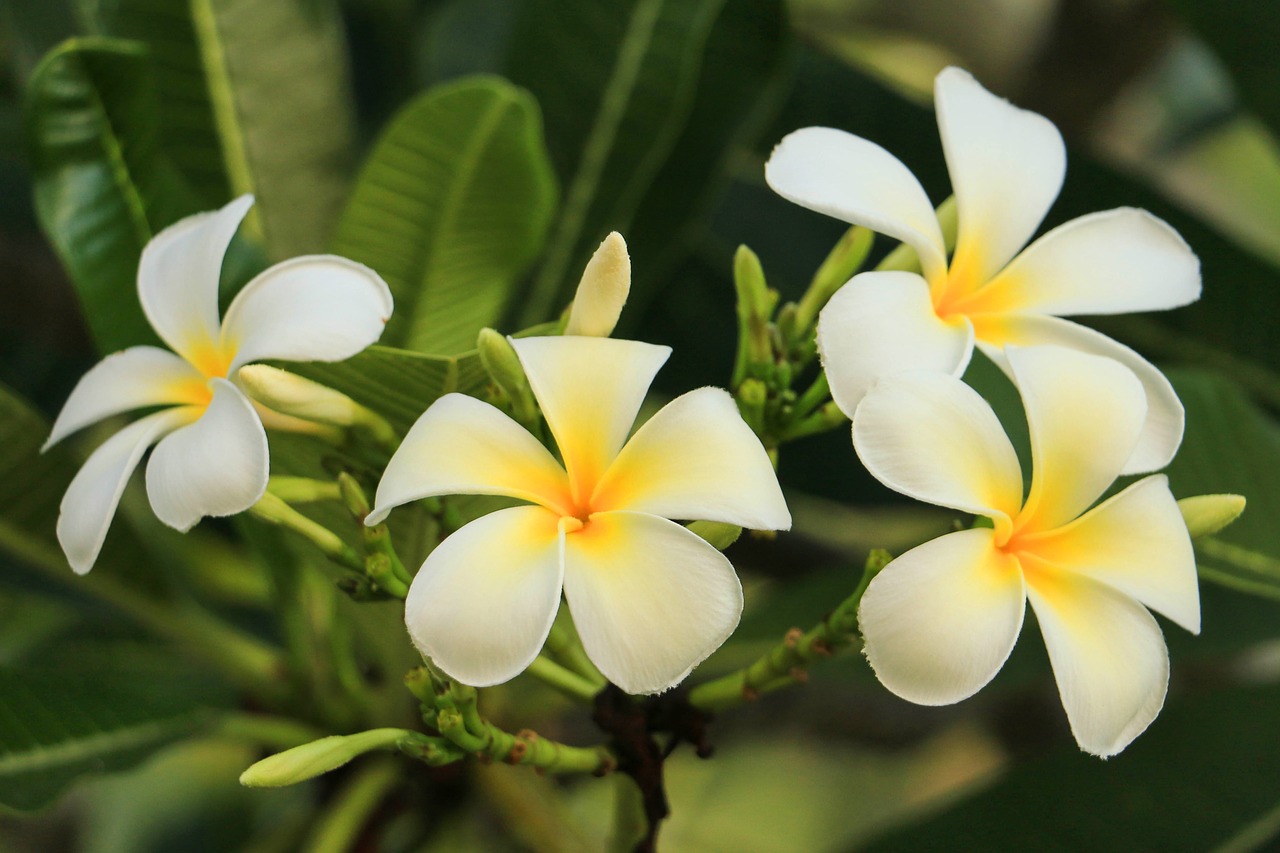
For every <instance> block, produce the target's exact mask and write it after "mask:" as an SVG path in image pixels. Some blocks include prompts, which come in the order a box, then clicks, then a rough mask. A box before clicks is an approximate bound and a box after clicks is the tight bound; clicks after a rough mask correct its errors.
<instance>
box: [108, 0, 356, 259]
mask: <svg viewBox="0 0 1280 853" xmlns="http://www.w3.org/2000/svg"><path fill="white" fill-rule="evenodd" d="M90 17H91V18H93V19H94V20H95V22H96V24H97V25H98V26H100V27H102V28H103V29H104V30H105V31H106V32H107V33H109V34H111V35H124V36H129V37H132V38H137V39H139V40H141V41H143V42H145V43H146V44H147V45H148V46H149V47H150V48H151V50H152V54H153V55H154V56H155V57H156V62H157V67H158V68H159V69H160V70H161V71H162V72H163V73H164V75H165V80H164V82H163V83H162V84H161V86H160V87H159V92H160V98H161V104H162V106H163V108H164V122H165V127H164V130H163V134H164V141H165V144H166V146H167V148H168V149H169V150H170V151H171V152H172V154H173V157H174V159H175V160H176V162H178V164H179V165H180V166H181V167H182V168H183V170H184V173H185V174H188V175H189V176H190V178H191V179H192V180H193V182H195V184H196V185H197V186H198V187H199V188H200V190H201V194H202V201H203V203H204V204H205V206H212V205H213V204H220V203H222V202H223V201H225V200H226V190H225V189H223V187H224V186H227V185H229V187H230V194H231V195H241V194H243V193H249V192H251V193H254V194H255V195H256V196H257V200H258V203H257V205H256V207H255V208H254V211H253V212H252V213H251V214H250V219H249V221H250V227H251V228H259V229H260V230H261V233H262V234H263V236H264V238H265V242H266V246H267V251H268V254H269V255H270V256H271V257H272V258H274V259H280V258H285V257H290V256H293V255H298V254H304V253H306V252H316V251H320V250H321V249H323V247H324V246H325V245H326V244H327V242H328V239H329V236H330V233H331V231H332V229H333V225H334V223H335V221H336V220H337V216H338V212H339V208H340V205H341V203H342V199H343V197H344V195H345V193H346V173H347V169H348V167H349V166H350V156H351V142H352V137H353V134H354V118H353V116H352V104H351V92H350V81H349V72H348V67H347V54H346V46H345V42H344V39H343V33H342V25H341V20H340V18H339V15H338V12H337V9H336V6H335V4H334V3H333V2H332V0H275V2H271V3H258V2H254V0H192V2H190V3H189V4H188V3H182V4H174V3H172V2H169V0H114V2H103V3H94V4H93V5H91V6H90ZM214 131H216V136H214V135H211V134H212V133H213V132H214ZM219 172H223V173H224V174H225V177H221V176H220V175H219Z"/></svg>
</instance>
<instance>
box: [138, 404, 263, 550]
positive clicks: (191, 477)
mask: <svg viewBox="0 0 1280 853" xmlns="http://www.w3.org/2000/svg"><path fill="white" fill-rule="evenodd" d="M210 384H211V386H212V387H213V400H212V401H211V402H210V403H209V406H208V408H206V409H205V411H204V414H203V415H201V416H200V419H199V420H198V421H196V422H195V423H193V424H191V425H190V426H185V427H183V428H182V429H179V430H177V431H175V432H174V433H173V434H172V435H169V436H167V437H166V438H165V439H164V441H161V442H160V444H159V445H157V447H156V449H155V452H154V453H152V454H151V461H150V462H148V463H147V497H149V498H150V499H151V508H152V509H153V510H155V513H156V517H157V518H159V519H160V520H161V521H163V522H164V523H165V524H167V525H169V526H170V527H173V528H176V529H178V530H182V531H184V532H185V531H187V530H190V529H191V528H192V527H193V526H194V525H195V523H196V522H197V521H199V520H200V519H201V518H204V517H205V516H206V515H212V516H220V515H234V514H235V513H237V512H243V511H244V510H246V509H248V508H249V507H251V506H253V504H254V503H255V502H257V500H258V498H260V497H262V493H263V492H265V491H266V490H267V468H268V464H269V460H268V458H267V432H266V430H265V429H263V428H262V421H261V420H259V419H258V413H257V412H255V411H254V410H253V404H252V403H250V402H249V400H248V398H246V397H245V396H244V394H242V393H240V389H238V388H236V386H234V385H232V384H231V383H230V382H228V381H226V380H225V379H212V380H210Z"/></svg>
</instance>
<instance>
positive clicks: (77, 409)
mask: <svg viewBox="0 0 1280 853" xmlns="http://www.w3.org/2000/svg"><path fill="white" fill-rule="evenodd" d="M207 399H208V391H207V388H206V385H205V379H204V376H202V375H201V374H200V372H199V371H198V370H196V369H195V368H194V367H192V366H191V365H190V364H187V362H185V361H183V360H182V359H181V358H179V357H178V356H176V355H174V354H173V353H171V352H169V351H168V350H162V349H160V348H159V347H145V346H143V347H130V348H129V349H127V350H122V351H121V352H117V353H112V354H111V355H109V356H107V357H106V358H104V359H103V360H102V361H100V362H98V363H97V364H95V365H94V366H93V367H91V368H90V369H89V372H88V373H86V374H85V375H84V376H82V377H81V378H80V381H79V382H77V383H76V387H75V388H74V389H73V390H72V391H71V396H70V397H68V398H67V402H66V403H65V404H63V406H62V411H61V412H59V413H58V419H57V420H56V421H55V422H54V424H53V431H52V432H50V433H49V440H48V441H46V442H45V443H44V447H43V448H41V450H42V451H43V450H47V449H48V448H50V447H52V446H53V445H54V444H56V443H57V442H59V441H62V439H64V438H66V437H67V436H68V435H70V434H71V433H73V432H75V431H76V430H78V429H83V428H84V427H87V426H88V425H89V424H92V423H97V422H98V421H100V420H102V419H103V418H106V417H110V416H111V415H118V414H120V413H121V412H127V411H129V410H130V409H140V408H142V407H143V406H156V405H160V404H163V403H203V402H204V401H205V400H207Z"/></svg>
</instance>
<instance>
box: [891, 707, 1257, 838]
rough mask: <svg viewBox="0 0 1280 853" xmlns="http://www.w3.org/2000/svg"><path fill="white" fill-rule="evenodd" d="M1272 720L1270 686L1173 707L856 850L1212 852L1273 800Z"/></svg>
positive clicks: (1018, 770) (1013, 773)
mask: <svg viewBox="0 0 1280 853" xmlns="http://www.w3.org/2000/svg"><path fill="white" fill-rule="evenodd" d="M1277 714H1280V690H1278V689H1277V688H1276V687H1275V686H1274V685H1271V686H1267V687H1264V688H1256V687H1255V688H1236V689H1231V690H1220V691H1218V692H1216V693H1213V694H1211V695H1207V696H1205V695H1202V696H1199V697H1196V698H1195V699H1193V700H1187V701H1184V702H1183V703H1181V704H1172V705H1171V707H1168V708H1166V709H1165V711H1164V713H1162V714H1161V715H1160V716H1159V717H1158V718H1157V719H1156V721H1155V722H1154V723H1153V724H1152V726H1151V728H1150V729H1149V730H1147V731H1146V732H1145V733H1144V734H1143V735H1142V736H1141V737H1139V738H1138V739H1137V740H1136V741H1135V742H1134V743H1133V745H1132V746H1130V747H1129V748H1128V749H1126V750H1125V751H1124V752H1123V753H1122V754H1120V755H1119V756H1116V757H1115V758H1112V759H1111V760H1110V761H1107V762H1102V761H1099V760H1098V759H1096V758H1093V757H1092V756H1088V755H1085V754H1083V753H1081V752H1079V751H1077V750H1076V749H1075V747H1074V745H1073V746H1070V747H1063V748H1062V749H1059V750H1056V751H1055V752H1054V753H1053V754H1051V755H1049V756H1047V757H1045V758H1043V759H1040V760H1036V761H1032V762H1028V763H1026V764H1023V765H1021V766H1017V767H1014V768H1013V769H1012V770H1010V771H1009V772H1008V773H1007V774H1006V775H1005V776H1004V777H1003V778H1002V779H1001V780H1000V781H999V782H998V783H997V784H995V785H993V786H991V787H990V788H987V789H986V790H985V791H983V792H982V793H980V794H978V795H977V796H975V797H972V798H970V799H968V800H966V801H964V802H962V803H960V804H959V805H957V806H955V807H953V808H951V809H949V810H947V811H946V812H944V813H942V814H940V815H938V816H936V817H933V818H928V819H925V820H923V821H920V820H917V821H915V822H914V823H912V824H909V825H908V826H907V827H906V828H904V829H902V830H901V831H899V832H896V833H893V834H892V835H890V836H889V837H887V838H884V839H882V840H881V841H880V842H879V843H876V844H871V845H869V846H868V847H867V848H866V849H869V850H874V851H886V852H887V851H891V850H1028V849H1035V850H1054V851H1058V850H1062V851H1067V850H1095V851H1108V850H1115V851H1121V850H1210V849H1217V848H1218V845H1220V844H1223V843H1224V842H1227V841H1229V840H1232V839H1234V838H1236V837H1237V835H1238V834H1239V833H1240V831H1241V830H1242V829H1244V828H1246V827H1247V826H1249V825H1250V824H1254V823H1255V822H1256V821H1258V819H1259V818H1260V817H1263V816H1264V815H1265V814H1266V813H1268V812H1271V811H1272V810H1273V809H1274V807H1275V806H1276V804H1277V803H1278V802H1280V740H1278V739H1277V738H1276V736H1275V723H1274V721H1275V719H1276V715H1277ZM1224 768H1229V769H1230V772H1223V770H1224ZM1273 818H1274V815H1273ZM1274 835H1275V825H1274V820H1273V822H1272V826H1271V831H1270V832H1269V833H1265V834H1263V835H1262V838H1261V839H1255V840H1258V841H1265V840H1266V839H1267V838H1271V837H1274ZM1239 849H1257V848H1255V847H1252V846H1249V847H1243V848H1239Z"/></svg>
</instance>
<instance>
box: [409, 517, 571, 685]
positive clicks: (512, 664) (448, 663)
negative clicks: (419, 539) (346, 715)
mask: <svg viewBox="0 0 1280 853" xmlns="http://www.w3.org/2000/svg"><path fill="white" fill-rule="evenodd" d="M561 542H562V535H561V533H560V531H559V519H558V518H557V517H556V515H555V514H554V513H550V512H547V511H546V510H545V509H543V508H542V507H531V506H522V507H512V508H509V509H501V510H498V511H497V512H493V513H490V514H489V515H485V516H482V517H480V518H478V519H476V520H475V521H473V522H471V523H470V524H467V525H464V526H463V527H462V528H460V529H459V530H457V531H456V532H454V533H452V534H450V535H449V537H448V538H446V539H445V540H444V541H443V542H441V543H440V545H439V546H438V547H437V548H436V549H435V550H434V551H432V552H431V555H430V556H429V557H427V561H426V562H425V563H423V564H422V568H421V570H419V572H418V574H417V576H416V577H414V579H413V583H412V584H411V585H410V587H409V595H408V597H407V598H406V599H405V602H404V620H405V625H406V626H407V627H408V629H409V636H410V637H411V638H412V639H413V643H414V645H416V646H417V647H418V649H419V650H420V651H421V652H422V653H423V654H424V655H426V656H427V657H429V658H431V660H432V661H434V662H435V664H436V666H438V667H440V669H442V670H444V671H445V672H446V673H448V674H449V675H450V676H451V677H453V678H456V679H457V680H458V681H461V682H462V683H463V684H470V685H472V686H475V687H487V686H489V685H491V684H499V683H501V682H503V681H508V680H510V679H511V678H514V677H515V676H516V675H519V674H520V672H521V671H523V670H524V668H525V667H527V666H528V665H529V664H530V663H531V662H532V661H533V659H534V658H535V657H537V656H538V651H539V650H540V649H541V648H542V644H543V642H545V641H546V639H547V634H548V633H550V631H551V623H552V621H554V619H555V615H556V610H557V609H559V606H560V581H561V577H562V576H563V570H562V568H561V556H560V554H561Z"/></svg>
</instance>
